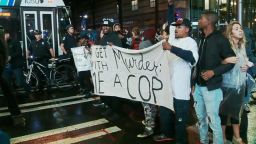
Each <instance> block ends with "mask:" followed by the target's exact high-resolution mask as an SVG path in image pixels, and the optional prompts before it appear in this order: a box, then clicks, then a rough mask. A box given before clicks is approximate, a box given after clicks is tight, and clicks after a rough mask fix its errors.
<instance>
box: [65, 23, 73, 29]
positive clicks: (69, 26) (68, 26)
mask: <svg viewBox="0 0 256 144" xmlns="http://www.w3.org/2000/svg"><path fill="white" fill-rule="evenodd" d="M71 27H74V26H73V25H71V24H69V25H67V26H66V30H68V29H69V28H71Z"/></svg>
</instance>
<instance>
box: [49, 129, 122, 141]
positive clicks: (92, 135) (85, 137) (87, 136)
mask: <svg viewBox="0 0 256 144" xmlns="http://www.w3.org/2000/svg"><path fill="white" fill-rule="evenodd" d="M118 131H121V129H120V128H119V127H117V126H113V127H109V128H106V129H103V130H101V131H98V132H95V133H89V134H84V135H83V136H78V137H74V138H72V137H69V138H66V139H62V140H58V141H54V142H51V143H48V144H72V143H78V142H81V141H85V140H89V139H93V138H96V137H100V136H104V135H107V134H111V133H115V132H118Z"/></svg>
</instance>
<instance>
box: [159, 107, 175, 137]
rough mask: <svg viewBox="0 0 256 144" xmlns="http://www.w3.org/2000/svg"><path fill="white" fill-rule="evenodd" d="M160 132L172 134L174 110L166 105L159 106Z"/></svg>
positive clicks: (169, 135) (167, 134)
mask: <svg viewBox="0 0 256 144" xmlns="http://www.w3.org/2000/svg"><path fill="white" fill-rule="evenodd" d="M159 115H160V129H161V133H163V134H164V135H166V136H168V137H173V136H174V112H173V111H172V110H170V109H168V108H166V107H163V106H160V107H159Z"/></svg>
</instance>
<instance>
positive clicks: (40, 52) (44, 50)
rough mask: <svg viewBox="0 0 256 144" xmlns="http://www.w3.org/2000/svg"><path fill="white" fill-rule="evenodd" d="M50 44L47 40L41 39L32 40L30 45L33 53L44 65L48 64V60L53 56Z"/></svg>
mask: <svg viewBox="0 0 256 144" xmlns="http://www.w3.org/2000/svg"><path fill="white" fill-rule="evenodd" d="M50 49H51V47H50V45H49V43H48V42H47V41H45V40H43V39H41V40H39V41H36V40H35V41H32V42H31V44H30V46H29V51H30V53H31V55H33V56H34V57H36V58H37V60H38V62H40V63H41V64H43V65H45V66H46V65H47V64H48V60H49V59H50V58H51V53H50Z"/></svg>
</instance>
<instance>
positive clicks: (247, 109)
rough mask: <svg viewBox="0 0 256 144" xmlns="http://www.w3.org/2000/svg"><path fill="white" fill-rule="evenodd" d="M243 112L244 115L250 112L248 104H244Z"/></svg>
mask: <svg viewBox="0 0 256 144" xmlns="http://www.w3.org/2000/svg"><path fill="white" fill-rule="evenodd" d="M244 111H245V112H246V113H250V112H251V110H250V107H249V105H248V104H244Z"/></svg>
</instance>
